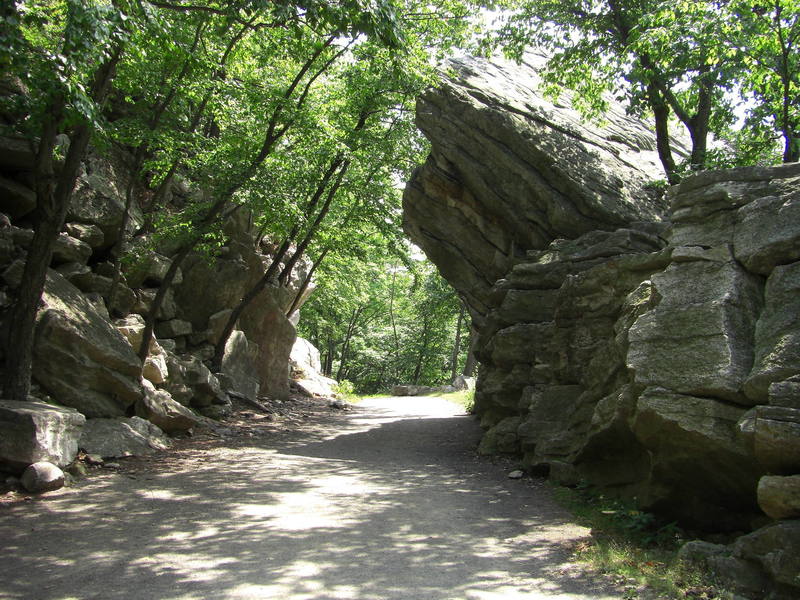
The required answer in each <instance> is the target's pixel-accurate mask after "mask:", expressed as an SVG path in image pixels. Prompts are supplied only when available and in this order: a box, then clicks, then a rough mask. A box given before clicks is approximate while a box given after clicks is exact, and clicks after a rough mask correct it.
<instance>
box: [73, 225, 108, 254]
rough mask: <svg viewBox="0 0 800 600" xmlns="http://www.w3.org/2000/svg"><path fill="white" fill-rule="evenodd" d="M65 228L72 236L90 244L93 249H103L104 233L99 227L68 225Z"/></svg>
mask: <svg viewBox="0 0 800 600" xmlns="http://www.w3.org/2000/svg"><path fill="white" fill-rule="evenodd" d="M64 228H65V229H66V230H67V233H68V234H69V235H70V236H72V237H73V238H75V239H78V240H80V241H82V242H85V243H86V244H89V246H90V247H91V248H101V247H102V246H103V240H104V237H103V231H102V230H101V229H100V228H99V227H98V226H97V225H87V224H85V223H67V224H66V225H65V227H64Z"/></svg>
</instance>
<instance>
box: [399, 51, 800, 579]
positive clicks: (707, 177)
mask: <svg viewBox="0 0 800 600" xmlns="http://www.w3.org/2000/svg"><path fill="white" fill-rule="evenodd" d="M451 66H452V67H453V70H454V72H455V73H456V76H455V77H454V78H451V79H449V80H447V81H445V82H444V83H443V84H442V85H441V86H440V87H438V88H435V89H431V90H429V91H428V92H426V93H425V94H424V95H423V96H422V97H421V98H420V100H419V105H418V110H419V112H418V123H419V126H420V128H421V129H422V130H423V132H424V133H425V134H426V135H427V136H428V138H429V139H430V141H431V144H432V151H431V155H430V157H429V159H428V161H427V163H426V164H425V165H424V166H422V167H421V168H419V169H418V170H417V172H416V173H415V175H414V177H413V179H412V180H411V181H410V182H409V184H408V186H407V188H406V192H405V197H404V209H405V223H406V230H407V232H408V233H409V234H410V235H411V237H412V239H413V240H414V241H415V242H417V243H418V244H419V245H420V246H421V247H422V248H423V249H424V250H425V252H426V253H427V254H428V256H429V257H430V258H431V259H432V260H433V261H434V262H435V263H436V264H437V266H438V267H439V269H440V271H441V272H442V274H443V275H444V276H445V277H446V278H447V279H448V280H449V281H450V283H451V284H452V285H453V286H454V287H455V288H456V289H457V290H458V291H459V293H460V294H461V295H462V297H463V298H464V299H465V300H466V302H467V303H468V305H469V307H470V312H471V314H472V317H473V322H474V324H475V326H476V327H477V329H478V332H479V334H480V337H479V344H478V346H479V349H478V352H477V356H478V358H479V360H480V363H481V367H480V371H479V379H478V385H477V393H476V411H477V413H478V415H479V416H480V418H481V422H482V425H483V426H484V427H485V428H486V433H485V435H484V438H483V441H482V443H481V447H480V450H481V451H482V452H484V453H497V452H504V453H517V454H520V455H521V456H522V457H523V460H524V463H525V464H526V466H527V467H528V468H530V469H531V470H537V471H543V472H549V473H550V476H551V478H553V479H555V480H557V481H560V482H562V483H565V484H575V483H578V482H579V481H586V482H588V483H590V484H594V485H596V486H600V487H602V488H604V489H606V490H608V491H613V492H615V493H618V494H621V495H626V496H629V497H632V498H635V499H636V500H637V501H638V503H639V504H640V505H641V506H642V507H645V508H649V509H652V510H655V511H658V512H660V513H662V514H666V515H669V516H670V517H672V518H677V519H680V520H681V521H683V522H688V523H691V524H693V525H699V526H702V527H704V528H711V529H729V530H741V529H748V528H749V527H750V526H751V523H757V522H759V520H763V519H765V518H766V517H764V513H766V514H767V515H769V516H771V517H774V518H780V519H786V518H796V517H797V515H798V512H797V511H798V510H799V509H800V506H798V500H797V498H798V496H797V491H796V488H797V483H796V474H798V473H800V453H799V452H798V440H800V316H799V315H800V305H798V298H800V294H798V292H800V227H798V225H797V224H798V223H800V165H798V164H792V165H784V166H780V167H773V168H757V167H754V168H741V169H732V170H727V171H716V172H706V173H701V174H698V175H695V176H692V177H689V178H687V179H686V180H685V181H684V182H682V183H681V184H680V185H679V186H675V187H673V188H671V189H669V190H668V192H667V193H666V194H665V195H664V196H663V198H662V199H659V197H657V196H654V195H653V193H652V192H653V188H654V187H655V186H653V185H649V184H648V181H651V182H652V180H655V179H658V178H660V177H662V176H661V175H660V174H659V173H658V170H657V168H656V165H655V160H654V153H653V151H652V150H653V148H654V142H653V140H652V137H651V136H650V134H649V133H648V131H647V128H646V125H644V124H642V123H637V122H634V121H631V120H630V119H629V118H628V117H624V116H620V112H619V109H612V111H611V112H610V113H609V114H608V115H606V117H605V120H606V121H607V123H608V125H607V126H605V127H599V128H597V127H595V126H592V125H591V124H587V123H584V122H582V121H580V119H579V118H578V117H577V116H576V113H574V111H572V110H571V109H570V108H569V107H568V106H564V105H555V104H550V103H548V102H547V101H546V100H544V99H543V98H542V96H541V94H540V93H539V92H538V91H537V89H536V77H535V75H532V74H531V73H530V70H529V67H530V65H522V66H521V67H516V66H512V65H509V64H507V63H492V62H483V61H478V60H473V59H463V60H459V61H455V62H454V63H453V64H452V65H451ZM765 476H766V477H765ZM767 477H768V478H767ZM759 481H761V484H759ZM759 505H760V506H761V507H762V508H763V512H762V511H760V510H759ZM759 515H761V516H760V517H759ZM787 523H788V522H787ZM787 527H788V525H787ZM784 530H786V527H783V526H782V527H781V528H778V529H775V530H774V531H780V532H783V531H784ZM770 531H772V530H770ZM757 537H758V540H759V542H758V543H759V544H761V545H765V544H767V542H766V541H763V540H772V541H775V540H778V539H779V538H780V536H777V535H772V534H771V533H770V534H766V533H765V534H764V535H761V536H760V537H759V536H757ZM748 539H749V538H748ZM753 539H755V538H753ZM780 539H783V538H780ZM762 542H763V543H762ZM776 544H778V545H780V544H779V542H776ZM740 546H741V548H739V547H738V546H737V549H736V551H735V552H734V554H735V555H736V557H737V558H736V560H742V561H745V562H747V561H749V562H748V564H749V565H750V567H752V568H754V569H757V570H759V569H760V571H759V572H762V574H763V571H764V570H765V569H766V571H767V573H766V575H768V576H769V577H766V579H765V581H766V580H768V579H769V578H770V577H771V578H772V579H773V580H776V579H777V581H778V583H777V584H776V585H778V586H779V587H780V586H786V585H789V586H798V587H800V580H796V581H789V580H788V579H787V576H786V575H785V569H783V570H781V571H780V576H778V575H777V574H776V573H773V572H772V571H770V569H771V567H769V568H767V566H765V564H766V563H764V561H763V560H761V559H762V558H763V556H762V555H759V556H760V557H761V558H759V559H758V560H756V559H755V558H753V556H755V555H753V556H750V555H749V554H748V550H747V549H746V548H749V547H750V546H752V544H750V542H749V541H747V540H745V541H743V542H741V543H740ZM759 547H760V546H759ZM773 550H774V551H775V552H777V553H778V554H780V548H777V549H776V548H773ZM753 552H755V551H753ZM778 554H776V556H777V555H778ZM759 561H760V562H759ZM755 563H758V564H755ZM762 563H763V564H762ZM773 570H774V569H773ZM789 579H790V578H789Z"/></svg>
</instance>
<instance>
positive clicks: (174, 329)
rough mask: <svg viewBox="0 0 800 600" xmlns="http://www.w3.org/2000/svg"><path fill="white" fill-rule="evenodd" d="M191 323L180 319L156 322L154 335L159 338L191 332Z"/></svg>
mask: <svg viewBox="0 0 800 600" xmlns="http://www.w3.org/2000/svg"><path fill="white" fill-rule="evenodd" d="M192 331H193V329H192V324H191V323H189V322H188V321H182V320H180V319H170V320H169V321H162V322H160V323H157V324H156V335H157V336H158V337H160V338H170V339H173V338H177V337H180V336H182V335H189V334H190V333H192Z"/></svg>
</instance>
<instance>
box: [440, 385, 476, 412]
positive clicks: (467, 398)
mask: <svg viewBox="0 0 800 600" xmlns="http://www.w3.org/2000/svg"><path fill="white" fill-rule="evenodd" d="M436 396H438V397H440V398H444V399H445V400H447V401H449V402H452V403H453V404H458V405H459V406H460V407H462V408H463V409H464V410H465V411H466V412H467V413H468V414H472V413H473V411H474V410H475V390H461V391H458V392H449V393H447V394H436Z"/></svg>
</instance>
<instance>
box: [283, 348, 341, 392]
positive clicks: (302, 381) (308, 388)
mask: <svg viewBox="0 0 800 600" xmlns="http://www.w3.org/2000/svg"><path fill="white" fill-rule="evenodd" d="M289 365H290V367H291V370H292V382H291V386H292V388H293V389H294V390H295V391H296V392H297V393H299V394H302V395H303V396H308V397H309V398H313V397H315V396H317V397H323V398H331V397H332V396H334V395H335V392H334V390H335V388H336V386H337V385H338V382H337V381H336V380H335V379H331V378H330V377H326V376H325V375H323V374H322V373H321V372H320V370H321V369H322V365H321V362H320V358H319V350H317V349H316V348H315V347H314V345H313V344H312V343H311V342H309V341H308V340H304V339H303V338H297V339H296V340H295V342H294V345H293V346H292V352H291V354H290V355H289Z"/></svg>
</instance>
